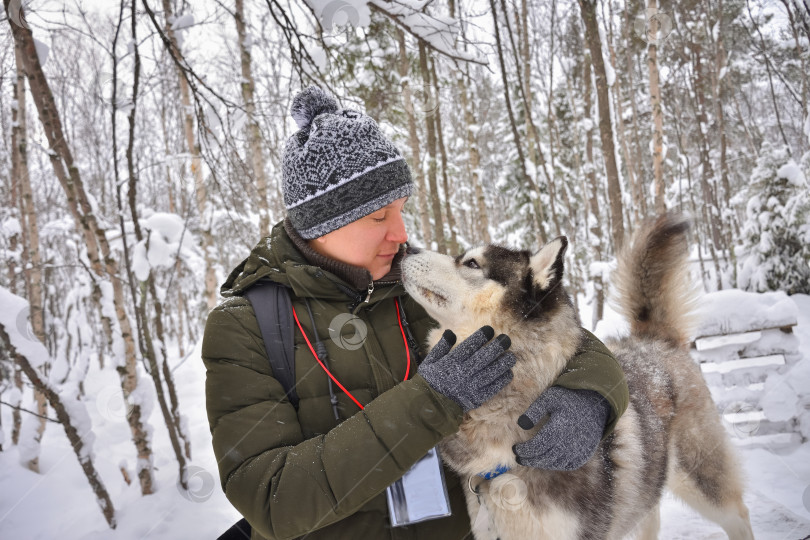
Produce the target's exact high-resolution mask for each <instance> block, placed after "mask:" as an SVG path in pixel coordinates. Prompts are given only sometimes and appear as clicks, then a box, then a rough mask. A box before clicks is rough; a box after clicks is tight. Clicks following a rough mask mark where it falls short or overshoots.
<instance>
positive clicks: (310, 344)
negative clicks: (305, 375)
mask: <svg viewBox="0 0 810 540" xmlns="http://www.w3.org/2000/svg"><path fill="white" fill-rule="evenodd" d="M394 303H395V304H396V308H397V321H398V322H399V331H400V333H401V334H402V342H403V343H404V344H405V356H406V357H407V358H408V366H407V367H406V368H405V378H404V379H402V380H403V381H407V380H408V374H410V372H411V351H410V349H409V348H408V340H407V339H406V338H405V329H404V328H402V317H401V316H400V314H399V299H398V298H394ZM293 317H295V324H297V325H298V329H299V330H301V335H303V336H304V341H306V342H307V347H309V350H310V351H311V352H312V356H314V357H315V360H317V361H318V363H319V364H320V365H321V367H322V368H323V370H324V371H325V372H326V374H327V375H329V378H330V379H332V380H333V381H335V384H337V385H338V386H339V387H340V389H341V390H343V393H345V394H346V395H347V396H349V397H350V398H351V399H352V401H354V402H355V403H356V404H357V406H358V407H360V409H364V408H365V407H363V405H362V404H361V403H360V402H359V401H357V398H355V397H354V396H353V395H352V393H351V392H349V391H348V390H346V387H345V386H343V385H342V384H340V381H339V380H337V377H335V376H334V375H332V372H331V371H329V370H328V369H327V367H326V365H325V364H324V363H323V362H322V361H321V359H320V358H318V353H316V352H315V349H314V348H313V347H312V343H310V342H309V338H308V337H307V333H306V332H304V329H303V328H302V327H301V322H300V321H299V320H298V314H297V313H296V312H295V308H294V307H293Z"/></svg>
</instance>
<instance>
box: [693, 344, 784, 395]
mask: <svg viewBox="0 0 810 540" xmlns="http://www.w3.org/2000/svg"><path fill="white" fill-rule="evenodd" d="M786 365H787V363H786V361H785V355H784V354H781V353H780V354H769V355H767V356H754V357H751V358H737V359H736V360H725V361H719V362H702V363H701V364H700V370H701V371H702V372H703V378H704V379H706V383H707V384H708V385H709V386H716V387H721V388H729V387H741V386H743V387H745V386H750V385H752V384H758V383H763V382H765V379H766V378H767V377H768V374H769V373H773V372H774V371H782V370H783V369H784V368H785V366H786Z"/></svg>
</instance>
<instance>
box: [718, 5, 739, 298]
mask: <svg viewBox="0 0 810 540" xmlns="http://www.w3.org/2000/svg"><path fill="white" fill-rule="evenodd" d="M722 18H723V0H719V1H718V5H717V20H718V21H722ZM715 47H716V51H715V62H714V69H713V70H712V98H713V99H714V108H715V114H716V116H717V127H718V129H719V131H720V185H721V187H722V190H723V198H722V200H723V208H724V209H731V208H733V205H732V204H731V183H730V182H729V169H728V151H727V146H728V140H727V137H726V115H725V111H724V110H723V100H724V99H725V97H726V96H725V95H724V92H723V81H724V80H725V77H721V75H722V74H723V72H724V71H725V69H726V60H727V57H726V49H725V45H724V44H723V31H722V29H721V30H720V31H719V32H718V33H717V43H715ZM718 199H719V198H718ZM719 219H720V222H721V223H723V224H724V226H723V233H724V239H723V242H724V244H725V246H726V249H727V250H728V257H729V260H728V265H729V267H730V269H731V286H732V287H736V286H737V255H736V253H735V250H734V238H735V237H739V236H740V228H739V225H738V223H737V220H736V219H735V216H734V214H733V213H732V212H730V211H724V212H720V216H719ZM735 232H736V234H733V233H735Z"/></svg>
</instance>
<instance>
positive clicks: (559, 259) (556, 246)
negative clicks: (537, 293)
mask: <svg viewBox="0 0 810 540" xmlns="http://www.w3.org/2000/svg"><path fill="white" fill-rule="evenodd" d="M567 247H568V238H566V237H565V236H558V237H557V238H555V239H554V240H552V241H551V242H549V243H548V244H546V245H545V246H543V248H542V249H541V250H540V251H538V252H537V253H535V254H534V255H532V257H531V259H530V260H529V267H530V268H531V269H532V275H533V277H534V285H535V286H536V287H537V288H538V289H540V290H546V289H548V288H549V287H550V286H551V285H553V284H555V283H556V282H558V281H560V280H561V279H562V276H563V256H564V255H565V250H566V248H567Z"/></svg>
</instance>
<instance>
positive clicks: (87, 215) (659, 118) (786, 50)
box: [0, 0, 810, 538]
mask: <svg viewBox="0 0 810 540" xmlns="http://www.w3.org/2000/svg"><path fill="white" fill-rule="evenodd" d="M4 8H5V14H4V15H3V19H2V21H0V260H2V261H3V265H4V270H3V271H2V272H0V413H2V414H0V420H2V425H0V449H1V450H2V451H0V461H2V463H3V464H4V467H5V466H8V467H12V466H13V467H15V468H16V469H19V470H20V471H23V473H24V474H25V475H26V476H21V474H22V473H18V472H13V473H10V472H8V471H4V472H3V473H0V482H2V490H1V491H3V492H4V493H6V498H3V499H2V500H0V532H2V531H3V530H4V527H10V528H8V529H6V530H7V531H11V530H15V531H16V530H17V529H14V528H13V527H12V525H13V524H14V523H15V516H16V517H17V518H20V516H22V518H25V519H18V520H17V522H18V523H17V525H14V527H16V526H18V525H19V523H21V522H23V521H24V522H26V523H27V525H28V526H29V527H35V529H34V530H39V529H36V527H37V526H38V525H37V524H36V523H32V521H34V522H35V521H36V518H35V517H33V516H30V515H28V514H25V513H22V514H20V510H19V509H18V507H17V504H18V503H19V502H20V500H22V499H24V498H25V496H26V494H27V493H29V492H30V491H31V490H34V489H35V487H36V485H39V483H40V482H39V481H38V480H34V478H37V476H39V477H44V476H47V474H48V473H49V471H50V470H52V469H53V464H54V462H55V461H56V459H58V460H59V461H58V462H59V463H61V461H62V459H64V456H65V455H67V456H68V457H69V459H71V460H73V461H75V463H76V471H75V473H76V474H75V475H74V476H67V477H66V478H72V479H73V480H71V481H68V480H65V481H64V485H63V484H59V485H60V486H61V489H60V490H58V493H61V494H62V496H63V497H64V496H70V497H76V499H77V501H78V500H81V499H82V498H84V499H85V500H86V503H78V502H77V504H83V505H84V506H85V507H86V506H88V505H92V501H93V498H92V496H91V495H90V493H91V492H90V489H92V492H93V493H94V494H95V497H96V499H97V501H98V503H99V505H100V508H101V513H99V512H98V509H97V508H95V509H92V510H91V512H93V513H90V512H88V513H81V514H78V515H81V516H84V517H86V518H87V519H90V520H97V521H98V522H99V523H101V524H103V523H104V521H102V516H103V519H104V520H106V523H107V524H108V526H109V527H115V526H116V525H117V524H118V523H119V522H121V520H122V519H124V518H126V516H127V515H128V516H129V518H130V519H131V520H134V519H135V517H136V516H135V515H133V514H134V513H140V512H144V511H146V512H148V511H154V512H160V513H162V512H163V507H164V506H165V505H166V504H168V503H167V502H166V501H167V498H166V497H169V498H171V497H174V498H180V500H182V501H187V502H189V501H190V502H205V501H209V499H210V501H211V502H210V503H208V504H211V505H212V504H213V502H216V503H217V505H218V507H219V508H222V509H223V510H222V511H221V512H220V513H219V514H214V516H215V518H216V519H215V518H208V521H206V520H205V519H201V520H200V519H198V520H196V525H190V524H188V523H185V524H184V526H191V527H194V526H196V527H199V528H198V529H192V530H197V532H198V533H199V535H201V536H212V537H214V536H216V534H215V532H217V533H218V532H220V531H219V529H224V524H225V523H226V522H227V521H228V519H230V518H231V517H233V519H234V520H235V519H236V515H235V514H234V513H233V511H232V509H231V510H229V509H228V503H227V501H225V499H224V497H223V496H222V495H221V493H220V492H219V488H218V486H216V487H215V488H214V487H213V486H215V484H217V483H218V479H217V475H216V470H215V464H214V462H213V458H212V457H211V460H209V464H208V465H206V466H202V467H201V466H199V465H197V464H196V463H197V462H199V458H197V456H199V455H200V454H203V455H209V454H211V451H210V448H208V447H206V442H205V436H206V432H207V425H205V418H204V411H203V412H202V414H201V413H200V411H199V410H196V411H193V410H190V409H194V408H200V407H203V406H204V404H203V403H204V401H203V396H202V393H203V386H202V378H204V373H203V374H202V375H201V374H200V370H201V369H202V366H201V362H200V361H199V347H198V345H199V340H200V338H201V332H202V328H203V325H204V322H205V318H206V315H207V313H208V310H209V309H210V308H212V307H213V306H214V305H215V304H216V303H217V302H218V287H219V283H221V282H222V281H223V280H224V278H225V276H226V275H227V273H228V271H229V270H230V269H231V268H232V267H233V266H235V265H236V264H237V263H238V262H240V261H241V260H242V259H243V258H244V257H245V256H246V254H247V252H248V250H249V249H250V248H251V247H252V246H253V245H255V244H256V243H257V242H258V240H259V239H260V238H261V236H263V235H264V234H266V233H267V232H268V230H269V227H271V226H272V225H273V224H274V223H276V222H278V221H279V220H281V219H282V218H283V216H284V208H283V200H282V197H281V186H280V180H281V173H280V170H281V154H282V150H283V145H284V142H285V140H286V139H287V138H288V137H289V136H290V135H291V134H292V133H294V131H295V124H294V122H293V120H292V118H290V116H289V107H290V104H291V101H292V97H293V96H294V95H295V93H296V92H298V91H299V90H300V89H301V88H303V87H305V86H307V85H309V84H318V85H321V86H322V87H324V88H326V89H329V90H330V91H331V92H332V93H333V94H334V95H335V96H336V97H337V99H338V101H339V103H340V104H341V105H342V106H344V107H353V108H357V109H359V110H363V111H365V112H366V113H367V114H369V115H371V116H372V117H374V118H375V119H377V120H378V122H379V123H380V125H381V127H382V129H383V130H384V132H385V133H386V134H387V135H388V136H390V137H391V138H392V139H393V140H394V141H395V142H396V143H397V145H398V147H399V148H400V150H401V151H402V153H403V154H404V155H405V156H406V158H407V159H408V161H409V164H410V166H411V168H412V171H413V173H414V177H415V181H416V183H417V189H416V193H415V195H414V196H413V197H412V198H411V201H410V202H409V204H408V205H407V207H406V213H407V216H406V219H407V225H408V230H409V233H410V241H411V243H413V244H416V245H425V246H432V247H433V248H434V249H437V250H439V251H442V252H449V253H457V252H459V251H461V250H462V249H465V248H467V247H470V246H472V245H475V244H480V243H483V242H497V243H503V244H506V245H510V246H513V247H523V248H528V249H536V248H538V247H539V246H540V245H542V243H543V242H545V241H546V240H548V239H550V238H553V237H554V236H557V235H559V234H565V235H567V236H568V238H569V241H570V244H571V248H570V249H569V251H568V257H567V264H568V269H567V279H568V285H569V290H570V292H571V293H572V294H573V295H574V298H575V299H576V301H577V303H578V307H579V308H580V310H581V312H582V313H584V314H587V320H584V321H583V322H584V323H585V324H586V326H588V327H590V328H593V327H594V326H596V323H597V322H598V321H603V320H605V317H606V315H607V314H609V313H610V308H609V305H608V304H607V302H606V295H607V296H609V294H610V287H609V272H610V268H611V263H612V261H613V259H614V256H615V253H616V252H617V250H618V249H620V248H621V245H622V241H623V239H624V237H625V235H626V234H628V233H629V232H631V231H632V230H633V229H634V227H635V226H636V225H637V224H638V223H639V222H640V220H642V219H644V218H645V217H649V216H652V215H655V214H656V213H658V212H661V211H663V210H664V209H677V210H681V211H684V212H686V213H688V214H689V215H691V216H692V217H693V220H694V229H693V231H694V234H693V235H692V240H693V244H694V246H695V249H694V263H695V277H696V279H699V280H701V281H702V284H703V288H704V289H705V291H707V292H711V291H721V290H727V289H742V290H745V291H751V292H765V291H784V292H785V293H787V294H789V295H795V296H794V297H795V298H803V297H804V295H807V294H810V264H809V262H810V197H809V196H808V187H807V178H810V114H809V111H808V100H809V99H810V88H808V77H810V74H808V72H809V71H810V5H808V2H807V0H770V1H765V0H710V1H706V2H696V1H690V0H686V1H680V0H673V1H669V2H662V3H661V4H660V5H659V4H658V3H657V0H646V1H639V0H579V1H578V2H572V1H567V2H566V1H557V0H542V1H541V0H489V1H485V0H478V1H474V2H473V1H469V0H467V1H463V2H462V1H458V2H457V1H456V0H435V1H429V0H427V1H426V0H391V1H389V0H370V1H365V0H233V2H232V1H231V0H200V1H194V2H189V1H182V0H121V1H120V2H112V1H110V2H104V1H101V0H95V1H90V0H68V1H64V2H62V1H52V0H30V1H29V0H23V1H21V0H4ZM797 304H799V302H797ZM801 305H805V306H810V304H807V303H805V304H801ZM801 313H804V312H803V311H801V306H800V316H799V318H800V319H801V318H802V316H803V315H801ZM800 326H801V322H800ZM191 365H193V366H194V367H193V368H189V367H188V366H191ZM808 365H810V364H808ZM190 369H193V370H195V371H194V375H193V376H191V375H190V374H189V373H190V372H189V371H187V370H190ZM178 374H181V375H182V377H183V378H181V379H180V380H179V382H178ZM192 382H193V383H194V384H195V385H196V386H190V385H191V383H192ZM176 383H177V384H176ZM805 383H806V386H810V381H805ZM184 384H185V385H186V386H184ZM184 388H185V389H186V390H185V391H186V395H191V396H192V397H190V398H189V399H190V402H191V404H189V402H188V401H187V402H185V403H184V401H183V397H184V390H183V389H184ZM88 411H89V412H88ZM190 418H191V420H189V419H190ZM59 424H61V425H59ZM808 425H810V423H808ZM808 432H810V431H808ZM55 433H58V434H60V435H59V437H61V438H60V439H59V440H58V441H59V442H54V443H53V444H54V447H53V448H54V449H58V451H57V450H54V452H55V453H53V454H48V452H49V449H48V438H49V437H51V436H53V437H56V436H57V435H56V434H55ZM113 433H114V434H115V435H114V436H113V435H111V434H113ZM94 434H95V435H94ZM94 436H97V437H99V438H102V439H104V441H106V442H103V443H102V444H99V441H96V442H95V443H94V442H93V437H94ZM110 437H111V438H110ZM196 441H202V442H201V443H197V442H196ZM806 441H807V432H802V434H801V441H800V442H801V443H805V442H806ZM60 445H61V446H60ZM209 446H210V445H209ZM801 446H802V447H803V448H805V449H806V447H807V446H808V445H807V444H802V445H801ZM12 451H13V452H14V459H13V460H9V459H5V458H4V457H3V455H4V454H5V455H6V456H7V455H9V454H10V453H11V452H12ZM100 454H103V459H99V457H98V456H99V455H100ZM43 455H46V456H47V455H51V456H58V457H54V458H53V459H52V460H50V461H49V460H48V459H46V458H43V457H42V456H43ZM77 457H78V460H77V459H76V458H77ZM193 457H194V458H197V459H196V460H193V459H192V458H193ZM41 459H43V460H44V461H45V462H46V465H47V464H48V463H49V464H50V466H46V467H44V468H43V466H42V462H41V461H40V460H41ZM763 459H764V458H763ZM99 461H101V462H102V463H100V464H99V465H98V466H96V463H97V462H99ZM805 474H807V471H806V470H805ZM3 475H5V476H3ZM82 477H83V478H84V479H85V480H81V481H79V480H77V479H81V478H82ZM158 478H163V482H162V483H161V481H159V480H158ZM88 481H89V484H88ZM175 482H176V485H177V489H175V487H174V484H175ZM195 482H196V483H195ZM801 482H803V485H810V474H807V476H804V477H803V478H802V479H801ZM167 484H168V485H167ZM110 486H112V487H110ZM88 487H89V488H90V489H88ZM160 491H163V492H164V493H166V492H168V493H169V494H170V495H169V496H166V497H164V498H159V497H158V498H156V499H154V498H153V500H156V501H160V503H159V504H158V503H155V502H152V503H148V502H147V503H144V502H138V500H139V499H142V500H147V499H148V498H145V497H141V495H149V494H154V493H158V492H160ZM201 492H205V493H206V496H205V498H204V499H203V500H200V499H202V498H201V497H200V495H199V494H200V493H201ZM134 494H137V495H138V496H137V497H135V496H134ZM804 495H805V497H806V498H807V502H805V503H804V505H805V508H806V509H807V512H808V515H807V516H805V517H810V495H808V492H805V494H804ZM796 496H797V497H801V495H796ZM195 498H196V499H197V500H196V501H195ZM43 500H47V497H45V499H43ZM139 505H140V506H139ZM144 505H146V506H144ZM150 505H151V506H150ZM192 506H193V505H192ZM211 507H213V506H209V508H211ZM127 509H138V510H137V512H136V511H135V510H132V512H131V513H129V514H127ZM15 512H16V513H15ZM223 512H225V513H223ZM227 512H230V513H227ZM226 513H227V514H226ZM180 515H185V514H182V512H181V514H180ZM188 515H191V514H188ZM122 516H123V517H122ZM223 516H225V517H223ZM141 517H142V516H141ZM75 519H78V518H73V519H72V520H69V522H73V523H75ZM169 521H171V520H169ZM54 523H56V524H59V523H60V522H59V520H55V521H54ZM132 523H135V522H130V525H131V528H130V529H128V530H129V531H130V532H129V533H128V534H131V537H133V538H136V537H137V538H141V537H143V536H147V535H149V534H152V537H155V536H159V534H157V535H156V534H154V529H150V528H149V527H148V526H146V525H144V527H143V530H141V529H139V528H138V526H137V525H132ZM202 524H204V526H205V527H208V528H204V527H203V525H202ZM164 525H165V523H164ZM42 527H43V528H42V530H43V531H44V530H46V529H47V527H45V526H44V525H42ZM133 527H134V528H133ZM95 529H96V530H100V531H104V530H106V531H107V532H106V533H104V532H99V533H98V534H99V536H98V537H99V538H103V537H106V536H105V534H107V535H109V534H111V533H110V529H106V527H102V528H99V527H98V524H97V525H96V527H95ZM19 530H27V529H24V528H23V529H19ZM53 530H55V531H59V532H60V534H61V533H62V532H63V531H62V528H61V527H57V528H55V529H53ZM119 530H120V529H119ZM159 530H160V529H158V531H159ZM184 530H188V529H184ZM133 531H135V532H133ZM809 532H810V531H805V532H804V533H803V534H808V533H809ZM166 534H167V536H166V537H177V536H172V534H170V533H166ZM43 535H44V536H42V537H48V535H47V533H43ZM3 536H4V535H3ZM795 536H797V537H798V536H799V535H795ZM9 537H11V536H9ZM15 537H16V536H15ZM31 537H35V536H31ZM79 537H83V536H81V535H80V536H79ZM87 537H90V536H87ZM129 537H130V536H127V538H129Z"/></svg>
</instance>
